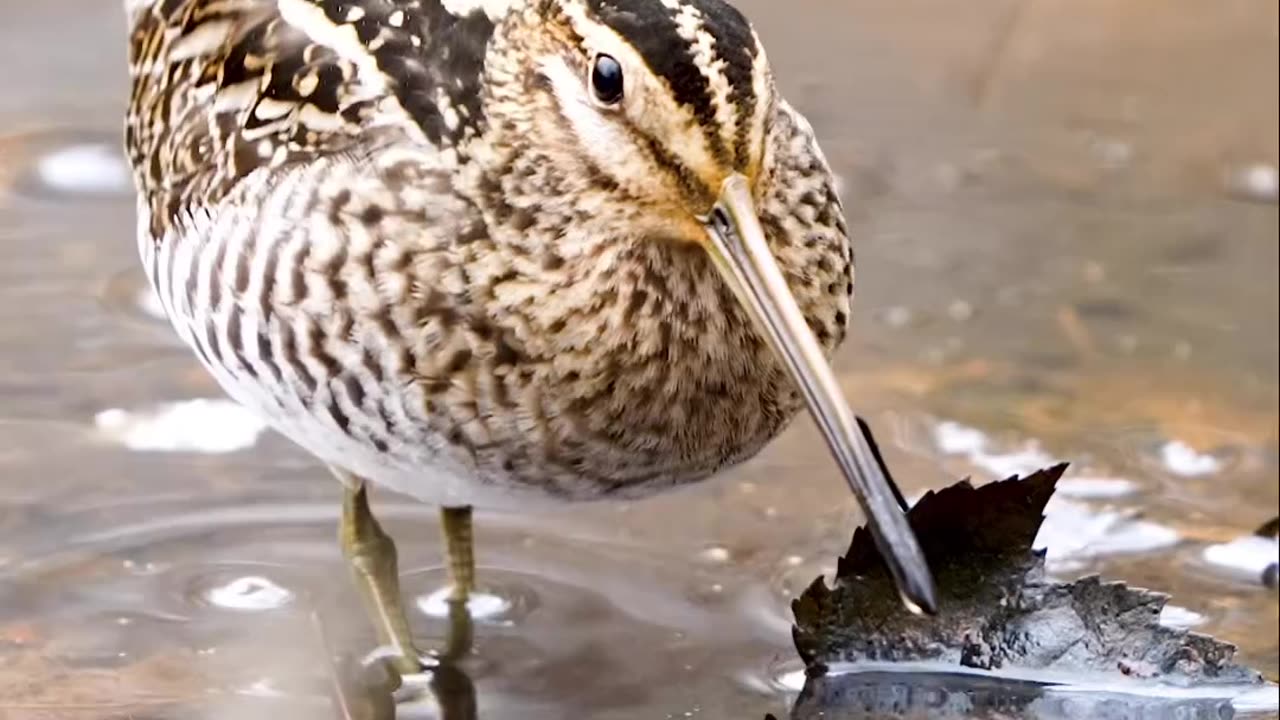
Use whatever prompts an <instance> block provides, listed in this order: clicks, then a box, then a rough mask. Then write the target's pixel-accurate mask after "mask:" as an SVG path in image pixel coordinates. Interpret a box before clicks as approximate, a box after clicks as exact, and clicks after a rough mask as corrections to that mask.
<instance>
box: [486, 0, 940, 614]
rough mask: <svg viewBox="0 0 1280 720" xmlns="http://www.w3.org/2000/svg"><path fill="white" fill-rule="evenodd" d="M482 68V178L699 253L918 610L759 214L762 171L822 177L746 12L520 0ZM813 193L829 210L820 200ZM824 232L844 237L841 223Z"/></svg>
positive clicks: (602, 224)
mask: <svg viewBox="0 0 1280 720" xmlns="http://www.w3.org/2000/svg"><path fill="white" fill-rule="evenodd" d="M486 75H487V78H488V82H487V86H486V92H487V93H488V95H489V96H488V98H487V101H486V106H487V112H488V115H489V117H488V121H489V123H490V124H491V125H493V126H495V127H492V128H491V130H492V131H494V132H495V133H496V134H497V135H498V136H501V137H502V138H503V142H502V143H499V148H498V150H495V152H497V153H499V154H503V157H501V158H500V160H499V162H501V163H502V166H503V169H504V172H503V173H502V176H503V182H504V183H507V185H506V186H504V187H500V188H496V189H497V190H498V191H499V192H501V193H504V194H505V196H506V197H507V198H512V199H513V201H514V198H517V197H521V196H524V197H525V198H526V199H527V198H537V202H538V203H539V208H538V209H539V211H540V212H539V213H537V214H538V216H539V218H541V219H545V218H555V217H557V216H559V217H561V218H572V222H573V223H575V228H576V229H577V230H578V231H580V232H590V231H591V230H590V229H591V228H609V230H610V232H616V229H617V228H619V227H622V228H626V230H625V232H624V233H623V234H624V235H625V237H626V238H627V239H628V240H631V241H638V242H675V243H681V244H685V245H688V246H695V247H697V248H700V249H702V250H703V251H705V252H706V254H707V256H708V257H709V258H710V260H711V262H712V264H713V265H714V267H715V268H716V269H717V270H718V271H719V275H720V277H721V278H722V279H723V281H724V282H725V283H726V284H727V285H728V287H729V288H730V289H731V290H732V293H733V295H734V296H735V297H736V298H737V300H738V301H739V302H740V303H741V305H742V306H743V309H744V310H745V315H747V316H749V317H750V318H751V319H752V321H753V322H754V323H755V325H756V326H757V328H758V329H759V331H760V334H761V335H762V337H763V338H764V339H765V340H766V341H767V342H768V344H769V346H770V347H771V348H772V349H773V351H774V352H775V354H776V355H777V357H778V359H779V362H780V364H781V365H782V366H783V367H785V368H786V369H787V370H788V371H789V373H790V374H791V376H792V378H793V379H794V380H795V382H796V384H797V386H798V387H799V388H800V389H801V391H802V394H803V395H804V397H805V399H806V401H807V403H808V406H809V409H810V411H811V412H812V413H813V415H814V417H815V419H816V420H817V421H818V424H819V426H820V427H821V429H822V431H823V432H824V435H825V436H826V438H827V440H828V442H829V444H830V445H831V447H832V450H833V452H834V453H835V455H836V457H837V460H838V462H839V464H840V465H841V468H842V470H843V471H844V474H845V476H846V478H847V479H848V480H849V482H850V485H851V486H852V487H853V489H854V491H855V494H856V495H857V496H858V499H859V500H860V502H861V503H862V505H863V508H864V509H865V510H866V511H867V515H868V517H869V519H870V521H871V526H872V528H873V531H874V532H875V534H876V535H877V537H878V538H879V539H880V541H881V548H882V549H883V550H884V551H885V553H884V554H885V557H886V559H887V560H888V565H889V567H890V568H891V569H892V570H893V572H894V574H895V576H897V577H898V579H899V585H900V587H902V588H903V592H904V595H905V596H906V597H907V598H908V599H909V600H910V601H911V603H912V604H914V605H915V606H918V607H924V608H929V607H930V606H931V605H932V593H933V590H932V580H931V579H930V576H929V572H928V569H927V567H926V566H925V563H924V560H923V556H922V554H921V552H920V549H919V546H918V544H917V543H916V540H915V538H914V535H913V534H912V532H911V530H910V528H909V527H908V525H907V523H906V521H905V518H904V516H903V513H902V510H901V508H900V507H899V500H898V499H897V498H896V493H895V492H894V491H893V490H892V489H891V488H890V485H889V481H888V480H887V477H886V476H885V474H884V472H883V469H882V468H881V467H880V465H879V464H878V463H877V461H876V460H875V458H874V457H873V455H874V454H873V453H872V451H871V449H870V448H869V447H868V443H867V442H866V440H865V439H864V437H863V436H862V434H861V433H860V432H859V430H858V428H857V426H856V423H855V420H854V416H853V415H852V413H851V412H850V410H849V408H848V406H847V405H846V404H845V402H844V400H843V398H842V396H841V393H840V390H839V386H838V384H837V383H836V381H835V379H834V376H833V374H832V372H831V369H830V367H829V366H828V364H827V361H826V358H825V354H824V351H823V349H822V347H821V345H820V344H819V342H818V341H817V339H816V338H815V336H814V334H813V332H812V331H811V330H810V328H809V326H808V324H807V323H806V321H805V317H804V315H803V313H802V311H801V309H800V307H799V305H798V303H797V302H796V299H795V297H794V296H793V295H792V292H791V289H790V288H789V287H788V284H787V281H786V279H785V276H784V274H783V272H782V271H781V270H780V268H779V266H778V262H777V260H776V258H775V257H774V254H773V250H772V249H771V248H772V247H773V245H774V244H773V243H771V242H770V240H771V239H770V238H769V237H767V236H766V232H765V230H764V227H763V224H762V223H761V220H760V217H761V216H760V214H759V212H758V211H757V206H758V205H759V204H760V203H761V202H762V201H765V202H771V203H776V202H778V198H779V197H785V196H786V195H787V194H786V193H778V192H774V191H775V190H777V188H773V187H770V184H771V183H777V182H779V179H780V178H783V179H785V178H786V177H787V176H786V175H785V174H780V173H775V172H771V168H773V167H776V166H778V165H783V164H786V165H789V166H791V167H800V168H807V171H808V172H809V173H810V174H815V173H821V174H822V175H823V177H821V178H819V179H820V180H823V181H825V180H828V178H827V177H826V174H827V173H828V172H829V171H828V169H827V166H826V163H825V161H823V160H822V157H821V153H820V152H819V151H818V149H817V145H816V143H815V142H814V141H813V139H812V137H809V136H807V133H808V126H807V124H805V126H804V130H803V134H804V136H803V137H801V138H800V142H780V141H779V139H778V138H773V137H771V136H770V134H771V131H772V127H773V125H774V123H775V120H776V119H777V113H778V112H779V106H780V104H781V100H780V98H779V97H778V96H777V94H776V86H775V83H774V79H773V74H772V71H771V70H770V67H769V63H768V60H767V58H766V55H765V51H764V49H763V47H762V46H761V43H760V40H759V37H758V35H757V34H756V32H755V31H754V29H753V28H752V27H751V25H750V23H749V22H748V21H747V19H746V18H745V17H744V16H743V15H742V14H741V13H740V12H739V11H738V10H737V9H735V8H734V7H732V6H730V5H729V4H727V3H725V2H724V1H723V0H529V2H527V3H526V4H523V5H521V6H519V9H517V10H516V11H515V12H514V13H513V14H512V15H510V16H508V22H507V23H506V24H505V27H504V28H503V30H502V32H501V33H500V34H499V36H498V38H497V40H496V44H495V46H494V48H493V51H492V52H491V53H490V55H489V57H488V59H487V61H486ZM787 154H803V155H806V156H805V157H781V156H784V155H787ZM792 179H795V178H794V177H792ZM813 179H814V178H810V180H813ZM529 187H534V188H536V189H537V190H539V191H540V194H539V192H527V191H528V189H529ZM503 202H506V201H505V200H504V201H503ZM818 202H820V203H822V204H824V205H831V206H833V207H824V208H821V209H820V210H821V211H830V212H824V214H825V215H826V216H828V217H831V216H834V217H836V218H838V217H839V216H840V211H839V208H838V206H837V205H838V201H837V200H836V199H835V198H834V196H832V195H828V196H824V197H823V198H821V199H820V200H819V201H818ZM767 210H769V211H771V212H773V213H775V214H778V213H780V212H786V213H788V214H790V213H791V211H792V210H794V208H782V209H779V208H767ZM551 222H554V220H552V221H551ZM836 225H840V227H839V228H837V227H836ZM816 230H819V231H821V230H823V228H817V229H816ZM825 230H826V231H828V232H829V233H836V232H839V233H843V227H842V222H837V223H835V224H833V225H832V226H830V227H827V228H825ZM774 240H777V238H774Z"/></svg>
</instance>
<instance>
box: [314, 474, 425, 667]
mask: <svg viewBox="0 0 1280 720" xmlns="http://www.w3.org/2000/svg"><path fill="white" fill-rule="evenodd" d="M335 472H337V474H338V476H339V477H340V478H341V479H342V480H343V484H344V486H345V487H346V494H345V497H344V498H343V503H342V524H341V526H340V529H339V540H340V542H341V544H342V551H343V554H344V555H346V557H347V562H348V563H350V565H351V569H352V572H353V573H354V575H355V579H356V585H357V586H358V587H359V589H360V593H361V595H362V596H363V597H364V602H365V608H366V610H367V611H368V612H369V614H370V616H371V617H372V619H373V621H374V626H375V627H376V628H377V631H378V637H379V638H380V639H381V641H382V642H383V643H385V644H388V645H390V646H391V647H393V648H394V649H395V651H396V657H395V658H393V659H392V663H391V664H392V666H393V667H394V668H395V669H396V671H397V672H399V673H401V674H414V673H419V672H422V661H421V660H420V659H419V655H418V651H417V650H416V649H415V648H414V646H413V638H412V636H411V635H410V633H409V621H408V620H407V619H406V617H405V614H404V605H403V604H402V603H401V600H400V576H399V574H398V570H397V567H396V546H395V542H393V541H392V540H391V537H390V536H389V535H387V534H386V533H385V532H384V531H383V530H382V526H381V525H379V524H378V521H377V519H376V518H374V516H373V512H372V511H371V510H370V509H369V496H368V493H367V492H366V490H365V486H364V482H363V481H362V480H359V479H358V478H354V477H353V476H351V475H348V474H346V473H342V472H338V471H335Z"/></svg>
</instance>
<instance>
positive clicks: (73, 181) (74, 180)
mask: <svg viewBox="0 0 1280 720" xmlns="http://www.w3.org/2000/svg"><path fill="white" fill-rule="evenodd" d="M36 172H37V174H39V176H40V179H41V180H42V181H44V183H45V184H46V185H48V186H49V187H51V188H53V189H55V190H59V191H62V192H68V193H117V192H127V191H128V190H129V187H130V180H129V169H128V168H127V167H126V166H125V163H124V158H123V157H121V156H120V153H118V152H116V151H115V150H114V149H113V148H111V147H110V146H108V145H105V144H101V143H93V144H85V145H72V146H70V147H65V148H62V149H60V150H57V151H55V152H53V153H50V154H49V155H46V156H44V157H43V158H41V159H40V161H39V163H38V164H37V165H36Z"/></svg>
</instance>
